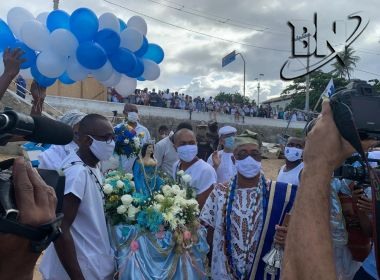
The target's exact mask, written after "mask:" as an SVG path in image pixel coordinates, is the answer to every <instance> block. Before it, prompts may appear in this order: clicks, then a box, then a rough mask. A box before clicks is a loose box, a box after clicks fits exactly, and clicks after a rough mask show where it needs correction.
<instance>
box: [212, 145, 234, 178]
mask: <svg viewBox="0 0 380 280" xmlns="http://www.w3.org/2000/svg"><path fill="white" fill-rule="evenodd" d="M218 155H219V157H220V165H219V167H218V168H217V169H216V175H217V182H218V183H222V184H223V183H226V182H228V181H230V180H231V178H233V177H235V175H236V166H235V164H234V163H233V162H232V158H231V157H232V155H233V153H226V152H224V151H219V152H218ZM207 163H208V164H210V165H211V166H213V162H212V154H211V155H210V156H209V158H208V160H207Z"/></svg>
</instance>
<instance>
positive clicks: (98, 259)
mask: <svg viewBox="0 0 380 280" xmlns="http://www.w3.org/2000/svg"><path fill="white" fill-rule="evenodd" d="M77 161H81V159H80V158H79V157H78V155H77V154H76V153H71V154H70V155H69V156H68V157H67V158H66V159H65V160H64V161H63V164H62V167H63V168H65V167H67V166H69V167H68V168H66V169H64V172H65V175H66V185H65V195H66V194H69V193H71V194H73V195H75V196H76V197H78V198H79V199H80V200H81V202H80V206H79V209H78V213H77V216H76V217H75V220H74V222H73V224H72V225H71V234H72V237H73V240H74V244H75V250H76V254H77V258H78V262H79V265H80V267H81V270H82V273H83V275H84V278H85V279H88V280H92V279H93V280H96V279H112V277H113V274H114V254H113V252H112V249H111V246H110V241H109V238H108V232H107V225H106V219H105V215H104V210H103V197H102V191H101V189H100V186H99V184H98V183H97V180H98V181H99V182H100V183H101V182H102V176H101V173H100V170H99V169H98V168H90V167H85V166H83V165H82V164H76V165H71V163H72V162H77ZM89 170H92V172H93V173H94V175H91V174H90V171H89ZM94 176H96V177H97V180H96V179H95V177H94ZM40 271H41V273H42V275H43V279H49V280H50V279H59V280H61V279H64V280H66V279H70V278H69V276H68V275H67V273H66V271H65V269H64V268H63V266H62V264H61V262H60V260H59V258H58V256H57V253H56V251H55V248H54V244H50V246H49V247H48V248H47V250H46V251H45V254H44V256H43V258H42V262H41V265H40Z"/></svg>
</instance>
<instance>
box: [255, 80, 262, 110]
mask: <svg viewBox="0 0 380 280" xmlns="http://www.w3.org/2000/svg"><path fill="white" fill-rule="evenodd" d="M263 76H264V74H259V77H258V78H256V80H257V107H258V108H259V106H260V77H263Z"/></svg>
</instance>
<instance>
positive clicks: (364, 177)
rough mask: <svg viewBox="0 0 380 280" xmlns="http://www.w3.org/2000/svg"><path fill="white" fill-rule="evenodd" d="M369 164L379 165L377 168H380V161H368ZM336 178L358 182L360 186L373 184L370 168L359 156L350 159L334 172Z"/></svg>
mask: <svg viewBox="0 0 380 280" xmlns="http://www.w3.org/2000/svg"><path fill="white" fill-rule="evenodd" d="M368 162H369V163H377V166H380V160H377V159H368ZM334 177H336V178H338V179H348V180H351V181H356V182H357V185H358V186H361V185H369V184H370V183H371V181H370V179H369V172H368V168H367V166H366V164H365V162H364V161H363V159H362V158H361V157H360V156H359V155H354V156H352V157H349V158H348V159H347V160H346V161H345V162H344V164H343V165H342V166H341V167H339V168H338V169H336V170H335V171H334Z"/></svg>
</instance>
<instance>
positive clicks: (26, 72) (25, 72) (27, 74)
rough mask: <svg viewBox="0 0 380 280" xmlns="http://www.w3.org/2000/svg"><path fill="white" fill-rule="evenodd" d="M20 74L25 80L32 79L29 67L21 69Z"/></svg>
mask: <svg viewBox="0 0 380 280" xmlns="http://www.w3.org/2000/svg"><path fill="white" fill-rule="evenodd" d="M20 75H21V76H22V77H23V78H24V79H26V80H33V76H32V72H31V71H30V68H27V69H21V70H20Z"/></svg>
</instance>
